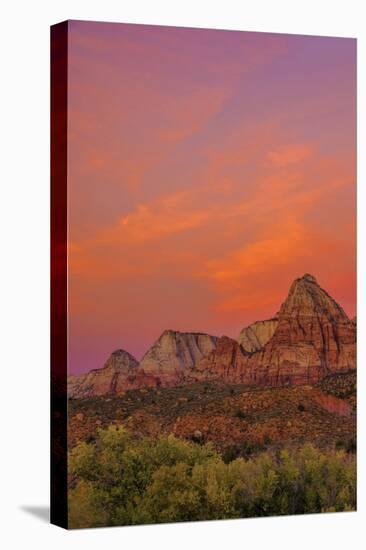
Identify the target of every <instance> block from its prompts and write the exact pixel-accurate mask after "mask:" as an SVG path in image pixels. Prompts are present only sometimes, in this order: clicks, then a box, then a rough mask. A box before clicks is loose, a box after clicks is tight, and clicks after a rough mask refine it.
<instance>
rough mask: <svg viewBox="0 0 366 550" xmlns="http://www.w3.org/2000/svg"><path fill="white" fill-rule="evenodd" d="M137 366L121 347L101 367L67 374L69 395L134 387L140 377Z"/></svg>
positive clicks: (89, 395)
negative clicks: (73, 374)
mask: <svg viewBox="0 0 366 550" xmlns="http://www.w3.org/2000/svg"><path fill="white" fill-rule="evenodd" d="M138 366H139V364H138V361H137V360H136V359H135V358H134V357H133V356H132V355H131V354H130V353H128V352H127V351H125V350H123V349H119V350H116V351H114V352H113V353H112V354H111V356H110V357H109V359H108V360H107V361H106V363H105V365H104V367H102V368H101V369H93V370H91V371H89V372H87V373H85V374H80V375H76V376H69V378H68V394H69V397H74V398H75V397H91V396H94V395H104V394H108V393H118V392H120V391H122V390H125V389H127V388H129V387H131V388H132V387H136V380H137V379H139V378H140V376H139V374H140V373H139V371H138Z"/></svg>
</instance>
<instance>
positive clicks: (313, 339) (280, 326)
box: [192, 274, 356, 386]
mask: <svg viewBox="0 0 366 550" xmlns="http://www.w3.org/2000/svg"><path fill="white" fill-rule="evenodd" d="M272 328H273V327H272ZM250 351H251V349H250ZM355 367H356V329H355V324H354V323H353V322H352V321H350V320H349V318H348V317H347V315H346V314H345V312H344V311H343V309H342V308H341V307H340V306H339V305H338V304H337V303H336V302H335V301H334V300H333V299H332V298H331V297H330V296H329V294H327V292H326V291H325V290H323V289H322V288H321V287H320V286H319V285H318V283H317V281H316V279H315V278H314V277H313V276H311V275H309V274H305V275H304V276H303V277H301V278H299V279H296V280H295V281H294V282H293V284H292V285H291V288H290V291H289V294H288V296H287V299H286V301H285V302H284V303H283V304H282V306H281V309H280V311H279V313H278V318H277V324H276V326H275V330H274V331H273V334H272V336H271V337H270V338H269V339H268V341H267V343H266V344H265V345H264V347H263V348H262V349H260V350H259V351H256V352H254V353H251V354H248V353H247V352H246V351H245V349H244V348H243V347H242V346H241V345H240V344H239V343H237V342H235V341H234V340H231V339H230V338H226V337H225V338H220V340H219V341H218V343H217V347H216V349H215V350H214V351H213V352H211V353H210V354H209V355H208V356H207V357H205V358H204V359H202V360H201V361H200V362H199V363H198V364H197V365H196V367H195V369H193V373H192V375H193V376H194V377H196V379H197V380H201V379H204V378H207V379H217V380H224V381H227V382H233V383H239V382H240V383H244V384H249V385H265V386H283V385H294V384H295V385H296V384H314V383H316V382H318V381H319V380H320V379H322V378H323V377H324V376H326V375H328V374H329V373H334V372H340V371H348V370H351V369H355Z"/></svg>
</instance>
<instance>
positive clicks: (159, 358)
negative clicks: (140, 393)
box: [140, 330, 217, 386]
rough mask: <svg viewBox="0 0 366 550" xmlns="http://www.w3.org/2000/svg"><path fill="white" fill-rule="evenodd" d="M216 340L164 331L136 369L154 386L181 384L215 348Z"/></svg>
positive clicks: (212, 337)
mask: <svg viewBox="0 0 366 550" xmlns="http://www.w3.org/2000/svg"><path fill="white" fill-rule="evenodd" d="M216 342H217V337H216V336H210V335H209V334H204V333H198V332H179V331H175V330H165V331H164V332H163V334H162V335H161V336H160V337H159V339H158V340H157V341H156V342H155V344H154V345H153V346H152V347H151V348H150V349H149V350H148V352H147V353H146V354H145V356H144V357H143V358H142V360H141V363H140V368H141V369H142V370H143V371H144V373H145V374H146V375H149V376H153V377H155V378H156V380H157V384H158V385H163V386H170V385H176V384H179V383H183V382H184V381H185V379H186V375H187V373H188V372H189V371H190V369H192V368H193V367H194V365H195V364H196V363H197V362H198V361H200V360H201V359H202V357H204V356H205V355H208V354H209V353H210V352H211V351H212V350H213V349H214V348H215V346H216Z"/></svg>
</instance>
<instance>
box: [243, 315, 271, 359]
mask: <svg viewBox="0 0 366 550" xmlns="http://www.w3.org/2000/svg"><path fill="white" fill-rule="evenodd" d="M277 325H278V319H277V317H273V319H267V320H266V321H256V322H255V323H253V324H251V325H249V326H248V327H245V328H243V330H242V331H241V332H240V334H239V338H238V342H239V344H240V345H241V346H242V348H244V349H245V351H247V352H248V353H253V352H255V351H259V350H261V349H263V347H264V346H265V345H266V344H267V342H268V340H270V338H272V336H273V334H274V331H275V330H276V328H277Z"/></svg>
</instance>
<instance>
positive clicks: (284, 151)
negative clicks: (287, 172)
mask: <svg viewBox="0 0 366 550" xmlns="http://www.w3.org/2000/svg"><path fill="white" fill-rule="evenodd" d="M311 153H312V148H311V147H309V146H308V145H303V144H290V145H281V146H280V147H278V148H277V149H275V150H273V151H270V152H269V153H268V155H267V157H268V159H269V160H270V162H271V163H272V164H273V165H274V166H275V167H276V168H283V167H285V166H288V165H290V164H296V163H298V162H302V161H303V160H305V159H306V158H308V157H309V156H310V155H311Z"/></svg>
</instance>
